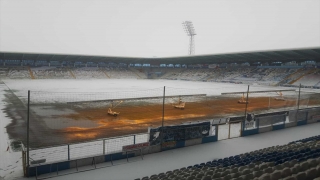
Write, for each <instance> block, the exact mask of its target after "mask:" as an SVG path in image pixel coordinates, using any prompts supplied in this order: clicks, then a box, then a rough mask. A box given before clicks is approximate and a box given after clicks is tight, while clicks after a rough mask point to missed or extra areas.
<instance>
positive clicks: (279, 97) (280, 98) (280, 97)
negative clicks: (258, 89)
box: [274, 91, 285, 101]
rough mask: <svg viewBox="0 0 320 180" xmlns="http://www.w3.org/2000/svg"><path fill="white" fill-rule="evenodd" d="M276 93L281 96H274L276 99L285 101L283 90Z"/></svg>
mask: <svg viewBox="0 0 320 180" xmlns="http://www.w3.org/2000/svg"><path fill="white" fill-rule="evenodd" d="M276 93H277V94H278V95H279V96H278V97H276V98H274V100H276V101H285V99H284V97H283V95H282V92H281V91H280V92H276Z"/></svg>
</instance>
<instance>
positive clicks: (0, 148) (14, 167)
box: [0, 84, 23, 179]
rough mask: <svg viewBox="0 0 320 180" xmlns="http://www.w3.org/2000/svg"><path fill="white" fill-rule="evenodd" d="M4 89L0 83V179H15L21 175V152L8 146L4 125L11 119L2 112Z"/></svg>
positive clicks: (4, 104) (3, 85)
mask: <svg viewBox="0 0 320 180" xmlns="http://www.w3.org/2000/svg"><path fill="white" fill-rule="evenodd" d="M5 90H7V87H6V86H5V84H0V109H1V111H0V179H1V178H3V179H15V178H16V177H21V176H23V172H22V160H21V157H22V154H21V152H13V150H12V149H11V148H10V147H9V144H10V140H9V136H8V133H7V131H6V128H5V127H6V126H7V125H8V124H9V123H10V121H11V120H10V119H9V118H8V117H7V116H6V114H5V113H4V112H3V109H4V108H5V106H6V102H5V101H4V91H5ZM8 147H9V149H8Z"/></svg>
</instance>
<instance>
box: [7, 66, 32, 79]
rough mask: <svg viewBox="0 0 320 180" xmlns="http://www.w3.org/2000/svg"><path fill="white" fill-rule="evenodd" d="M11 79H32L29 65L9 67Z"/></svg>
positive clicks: (8, 76) (8, 74) (8, 75)
mask: <svg viewBox="0 0 320 180" xmlns="http://www.w3.org/2000/svg"><path fill="white" fill-rule="evenodd" d="M7 78H9V79H30V78H31V77H30V73H29V70H28V68H27V67H25V66H23V67H15V68H9V69H8V73H7Z"/></svg>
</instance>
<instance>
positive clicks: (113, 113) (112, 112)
mask: <svg viewBox="0 0 320 180" xmlns="http://www.w3.org/2000/svg"><path fill="white" fill-rule="evenodd" d="M122 102H123V101H119V102H118V103H117V104H116V105H114V104H113V102H112V103H111V107H109V108H108V114H109V115H111V116H114V117H117V116H118V115H119V114H120V112H116V111H113V109H115V108H116V107H117V106H119V105H120V104H121V103H122Z"/></svg>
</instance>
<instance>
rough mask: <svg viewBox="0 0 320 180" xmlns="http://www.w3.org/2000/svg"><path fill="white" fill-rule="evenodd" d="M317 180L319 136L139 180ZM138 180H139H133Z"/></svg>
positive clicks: (319, 173)
mask: <svg viewBox="0 0 320 180" xmlns="http://www.w3.org/2000/svg"><path fill="white" fill-rule="evenodd" d="M318 177H320V136H314V137H310V138H306V139H302V140H298V141H294V142H290V143H289V144H287V145H283V146H273V147H269V148H264V149H260V150H256V151H252V152H248V153H244V154H240V155H236V156H230V157H226V158H223V159H215V160H212V161H208V162H206V163H201V164H195V165H193V166H188V167H184V168H181V169H176V170H173V171H168V172H166V173H160V174H158V175H152V176H150V177H143V178H142V179H141V180H182V179H187V180H191V179H192V180H247V179H261V180H278V179H286V180H291V179H292V180H305V179H306V180H309V179H310V180H313V179H315V178H318ZM136 180H140V179H136Z"/></svg>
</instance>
